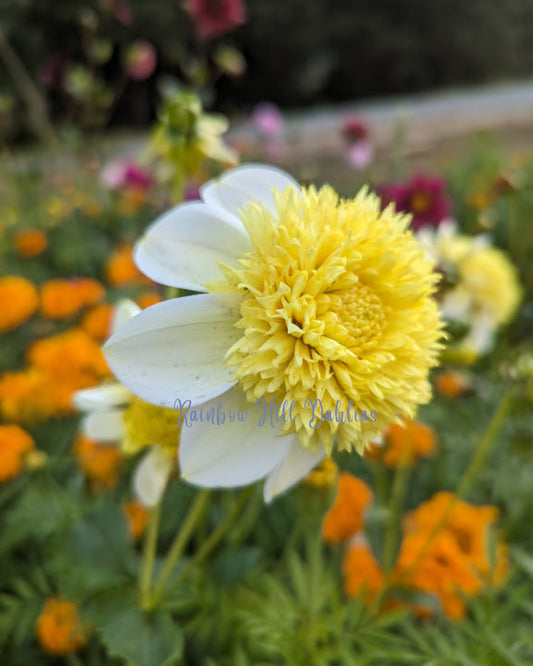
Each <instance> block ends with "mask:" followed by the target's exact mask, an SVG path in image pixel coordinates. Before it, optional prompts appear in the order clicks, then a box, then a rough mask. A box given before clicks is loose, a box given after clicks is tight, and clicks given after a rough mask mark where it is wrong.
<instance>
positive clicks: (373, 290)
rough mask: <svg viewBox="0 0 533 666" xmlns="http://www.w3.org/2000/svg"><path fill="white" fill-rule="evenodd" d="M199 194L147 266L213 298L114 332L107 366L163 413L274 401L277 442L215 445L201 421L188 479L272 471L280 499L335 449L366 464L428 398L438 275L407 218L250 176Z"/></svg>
mask: <svg viewBox="0 0 533 666" xmlns="http://www.w3.org/2000/svg"><path fill="white" fill-rule="evenodd" d="M201 193H202V196H203V200H204V202H203V203H201V202H198V203H189V204H186V205H183V206H178V207H177V208H175V209H174V210H173V211H171V212H169V213H167V215H165V216H163V218H162V219H161V220H160V221H159V222H157V223H156V224H154V225H153V226H152V227H151V228H150V229H149V231H148V233H147V235H146V236H145V238H144V239H143V240H142V241H141V243H140V244H139V245H138V247H137V250H136V255H135V257H136V261H137V264H138V266H139V267H140V268H141V270H143V272H144V273H146V274H147V275H149V276H150V277H151V278H152V279H154V280H156V281H159V282H162V283H163V284H169V285H171V286H179V287H182V288H185V289H193V290H196V291H209V292H210V293H208V294H202V295H198V296H190V297H187V298H179V299H173V300H169V301H165V302H164V303H160V304H158V305H156V306H154V307H151V308H148V309H147V310H145V311H143V312H142V313H140V314H139V315H138V316H137V317H135V319H133V320H131V321H130V322H127V323H126V324H125V325H124V326H123V327H121V329H119V330H118V331H117V332H116V333H115V335H114V336H112V338H111V339H110V341H109V342H108V344H107V347H106V350H107V358H108V361H109V363H110V365H111V367H112V368H113V370H114V372H115V373H116V374H117V376H118V377H119V379H120V380H121V381H122V383H124V384H125V385H126V386H128V388H130V389H131V390H132V391H133V392H134V393H136V394H137V395H139V396H140V397H141V398H143V399H144V400H146V401H148V402H153V403H154V404H157V405H162V406H167V407H171V406H173V405H174V404H175V401H176V398H178V399H179V401H180V402H181V403H182V404H183V403H186V402H187V401H190V404H191V406H195V405H203V406H205V408H206V409H210V408H211V407H212V406H213V407H216V406H217V404H218V402H220V401H222V404H223V405H226V407H227V409H232V410H233V409H235V408H236V409H237V410H241V411H242V410H246V409H248V408H250V409H251V408H256V407H257V401H259V402H260V403H261V404H262V405H263V406H264V407H265V408H266V407H267V406H268V405H272V408H271V411H272V412H275V417H276V418H277V419H278V421H281V423H280V425H279V428H276V430H275V431H274V432H272V431H270V432H269V430H268V427H267V428H263V431H262V432H261V429H260V428H257V419H250V421H252V420H255V428H254V427H253V424H252V423H251V422H249V425H248V426H246V428H248V429H249V430H250V432H249V433H248V430H245V426H243V425H242V424H240V423H236V422H234V423H233V427H231V426H228V427H227V429H226V430H225V431H224V432H225V434H224V435H222V428H218V429H217V432H213V430H212V429H211V432H210V433H209V434H208V432H207V431H206V432H205V437H204V436H203V434H200V435H199V433H200V430H201V429H202V428H208V427H209V425H208V424H204V425H201V424H198V423H197V422H195V423H191V425H192V426H193V427H191V428H189V429H184V430H183V431H182V440H181V445H180V461H181V468H182V473H183V475H184V477H185V478H187V479H188V480H189V481H191V482H193V483H197V484H198V485H215V486H217V485H223V486H225V485H242V484H244V483H249V482H250V481H251V480H256V479H257V478H261V477H262V476H265V475H267V474H269V481H268V482H267V487H266V488H267V489H266V491H265V492H266V496H268V497H270V496H272V494H275V493H276V492H279V491H280V490H281V489H284V488H285V487H288V485H291V484H292V483H294V482H295V481H296V480H297V479H299V478H301V477H302V476H304V475H305V474H306V473H307V472H308V471H309V470H310V469H311V468H312V467H313V466H315V465H316V464H317V463H318V462H319V461H320V460H321V459H322V457H324V456H325V455H329V454H331V452H332V450H333V448H334V442H335V441H336V443H337V447H338V449H340V450H348V451H349V450H351V449H356V450H357V451H359V452H362V451H363V450H364V449H365V448H366V447H367V446H368V444H369V442H370V441H371V440H372V439H373V438H374V437H376V436H377V434H378V433H379V432H381V430H383V428H384V427H386V426H387V425H389V424H390V423H391V422H393V421H395V420H396V419H397V417H398V416H399V415H403V416H405V417H407V418H409V417H412V416H413V415H414V413H415V411H416V408H417V406H418V405H419V404H421V403H425V402H427V401H428V400H429V399H430V396H431V388H430V385H429V382H428V372H429V369H430V368H431V367H432V366H434V365H436V363H437V357H438V352H439V349H440V343H439V338H440V337H441V324H440V321H439V315H438V310H437V305H436V303H435V301H434V299H433V298H432V294H433V292H434V290H435V282H436V279H437V277H436V275H435V273H434V272H433V270H432V269H433V265H432V263H431V262H430V261H429V260H428V259H426V257H425V256H424V253H423V251H422V249H421V247H420V246H419V245H418V243H417V242H416V240H415V239H414V237H413V235H412V233H411V232H409V231H408V230H407V226H408V223H409V219H408V218H407V217H405V216H403V215H399V214H395V213H394V210H393V208H392V207H389V208H387V209H386V210H385V211H384V212H381V209H380V201H379V199H378V198H377V197H376V196H374V195H372V194H369V193H368V192H367V191H366V190H362V191H361V192H360V193H359V194H358V195H357V197H356V198H355V199H354V200H343V199H339V197H338V196H337V195H336V194H335V192H334V191H333V190H332V189H331V188H329V187H324V188H322V189H321V190H318V191H317V190H316V189H314V188H312V187H311V188H308V189H304V188H299V187H298V185H297V184H296V183H295V182H294V181H293V180H292V179H291V178H290V177H289V176H288V175H287V174H284V173H283V172H280V171H278V170H276V169H272V168H266V167H259V166H255V167H254V166H252V167H243V168H241V169H235V170H233V171H231V172H228V173H227V174H225V175H224V176H223V177H222V178H221V179H220V180H219V181H215V182H212V183H209V184H207V185H206V186H204V187H203V188H202V191H201ZM221 273H222V275H221ZM221 277H222V278H223V279H221ZM234 385H237V387H236V388H231V387H232V386H234ZM211 403H213V404H211ZM282 411H285V418H283V415H282ZM313 412H314V413H313ZM192 416H193V415H192V414H191V415H190V418H192ZM239 429H240V432H239ZM188 433H191V434H190V437H189V434H188ZM248 434H249V435H250V436H253V438H254V439H253V440H251V439H247V436H248ZM279 434H283V435H286V436H287V437H279V436H278V435H279ZM198 437H200V439H201V443H200V444H199V442H198ZM230 440H231V441H230ZM252 442H253V443H252ZM253 444H255V445H256V446H257V448H256V449H255V452H254V449H253ZM302 445H303V446H302ZM285 463H286V465H285ZM284 465H285V466H284ZM289 468H290V469H289Z"/></svg>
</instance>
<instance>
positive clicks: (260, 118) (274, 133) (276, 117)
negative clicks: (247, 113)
mask: <svg viewBox="0 0 533 666" xmlns="http://www.w3.org/2000/svg"><path fill="white" fill-rule="evenodd" d="M251 120H252V123H253V125H254V127H255V129H256V130H257V131H258V132H259V134H261V135H262V136H264V137H268V138H272V137H278V136H279V135H280V134H281V133H282V132H283V127H284V124H285V121H284V120H283V114H282V113H281V111H280V110H279V109H278V107H277V106H276V105H275V104H271V103H270V102H261V103H260V104H257V106H256V107H255V108H254V110H253V111H252V115H251Z"/></svg>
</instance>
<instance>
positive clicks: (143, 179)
mask: <svg viewBox="0 0 533 666" xmlns="http://www.w3.org/2000/svg"><path fill="white" fill-rule="evenodd" d="M100 179H101V181H102V183H103V185H104V186H105V187H107V188H108V189H110V190H119V189H122V188H123V187H132V188H135V189H138V190H148V189H150V188H151V187H152V185H153V184H154V179H153V178H152V176H151V175H150V174H149V173H148V172H147V171H145V170H144V169H142V168H141V167H140V166H139V165H138V164H136V163H135V162H133V161H131V160H127V159H126V160H116V161H115V162H110V163H109V164H108V165H107V166H106V167H104V169H102V172H101V174H100Z"/></svg>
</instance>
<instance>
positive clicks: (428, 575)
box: [394, 531, 482, 620]
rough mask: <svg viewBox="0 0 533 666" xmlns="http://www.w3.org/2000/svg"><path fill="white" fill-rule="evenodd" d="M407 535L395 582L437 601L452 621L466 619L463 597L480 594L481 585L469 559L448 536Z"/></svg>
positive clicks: (396, 570)
mask: <svg viewBox="0 0 533 666" xmlns="http://www.w3.org/2000/svg"><path fill="white" fill-rule="evenodd" d="M429 537H430V533H425V532H416V533H412V534H407V536H405V538H404V539H403V542H402V546H401V549H400V553H399V555H398V560H397V562H396V568H395V571H394V578H395V579H396V580H398V582H399V583H400V584H401V585H403V586H406V587H408V588H410V589H413V590H417V591H420V592H426V593H428V594H434V595H436V596H437V597H438V599H439V601H440V603H441V605H442V610H443V611H444V613H445V614H446V615H447V616H448V617H449V618H451V619H454V620H458V619H460V618H462V617H464V615H465V612H466V606H465V603H464V599H463V596H464V595H473V594H477V593H478V592H479V591H480V589H481V587H482V583H481V580H480V578H479V576H477V575H476V573H475V571H474V569H473V567H472V565H471V562H470V561H469V558H468V557H467V556H466V555H465V553H464V552H463V551H462V550H461V548H460V547H459V545H458V543H457V541H456V539H455V538H454V536H453V535H452V534H451V533H450V532H448V531H445V532H440V533H437V534H436V535H435V536H434V537H433V538H431V539H429Z"/></svg>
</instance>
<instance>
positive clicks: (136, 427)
mask: <svg viewBox="0 0 533 666" xmlns="http://www.w3.org/2000/svg"><path fill="white" fill-rule="evenodd" d="M179 422H180V414H179V412H178V411H174V410H173V409H167V408H165V407H157V406H156V405H151V404H149V403H148V402H144V400H141V399H140V398H133V400H132V402H131V404H130V405H129V407H128V408H127V409H126V411H125V413H124V423H125V425H126V436H125V438H124V441H123V443H122V447H123V449H124V452H125V453H128V454H134V453H137V452H138V451H140V450H141V449H143V448H145V447H147V446H152V445H154V444H159V445H160V446H163V447H164V448H165V449H166V450H167V451H168V453H172V454H175V453H176V450H177V448H178V441H179V429H178V428H176V426H177V425H178V423H179Z"/></svg>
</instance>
